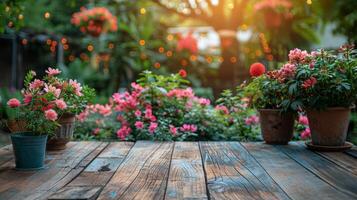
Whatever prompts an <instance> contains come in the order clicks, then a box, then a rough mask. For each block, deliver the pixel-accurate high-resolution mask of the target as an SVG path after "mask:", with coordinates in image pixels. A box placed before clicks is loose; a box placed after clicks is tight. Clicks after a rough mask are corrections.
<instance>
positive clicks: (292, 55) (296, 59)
mask: <svg viewBox="0 0 357 200" xmlns="http://www.w3.org/2000/svg"><path fill="white" fill-rule="evenodd" d="M308 55H309V54H308V53H307V52H306V51H301V50H300V49H297V48H295V49H293V50H290V52H289V62H290V63H303V62H304V61H305V57H307V56H308Z"/></svg>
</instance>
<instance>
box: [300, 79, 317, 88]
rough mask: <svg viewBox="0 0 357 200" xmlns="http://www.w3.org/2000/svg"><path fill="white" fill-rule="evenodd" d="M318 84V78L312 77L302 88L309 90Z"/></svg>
mask: <svg viewBox="0 0 357 200" xmlns="http://www.w3.org/2000/svg"><path fill="white" fill-rule="evenodd" d="M316 83H317V80H316V78H315V77H311V78H309V79H307V80H305V81H304V82H303V83H302V85H301V87H302V88H304V89H308V88H310V87H312V86H314V85H315V84H316Z"/></svg>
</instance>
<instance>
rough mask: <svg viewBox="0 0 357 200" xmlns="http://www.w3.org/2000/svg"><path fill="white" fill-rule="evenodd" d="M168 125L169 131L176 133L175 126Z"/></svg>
mask: <svg viewBox="0 0 357 200" xmlns="http://www.w3.org/2000/svg"><path fill="white" fill-rule="evenodd" d="M169 127H170V133H171V134H172V135H174V136H175V135H176V134H177V128H176V127H175V126H173V125H170V126H169Z"/></svg>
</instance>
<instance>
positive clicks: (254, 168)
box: [200, 142, 289, 199]
mask: <svg viewBox="0 0 357 200" xmlns="http://www.w3.org/2000/svg"><path fill="white" fill-rule="evenodd" d="M200 147H201V153H202V157H203V159H204V168H205V171H206V174H207V183H208V190H209V194H210V197H211V198H212V199H289V197H288V196H287V195H286V194H285V193H284V191H283V190H282V189H281V188H279V186H278V185H277V184H276V183H275V182H274V181H273V180H272V179H271V178H270V177H269V175H268V174H267V173H266V172H265V171H264V169H263V168H261V167H260V166H259V164H258V163H257V162H256V161H254V159H253V158H252V157H251V156H250V155H249V154H248V152H247V151H246V150H245V149H244V148H243V147H241V146H240V144H239V143H237V142H200Z"/></svg>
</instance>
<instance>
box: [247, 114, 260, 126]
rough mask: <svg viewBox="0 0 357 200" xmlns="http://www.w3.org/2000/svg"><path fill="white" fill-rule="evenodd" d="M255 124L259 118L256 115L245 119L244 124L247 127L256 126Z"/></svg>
mask: <svg viewBox="0 0 357 200" xmlns="http://www.w3.org/2000/svg"><path fill="white" fill-rule="evenodd" d="M257 123H259V117H258V116H256V115H252V116H250V117H248V118H246V119H245V124H246V125H248V126H249V125H252V124H257Z"/></svg>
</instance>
